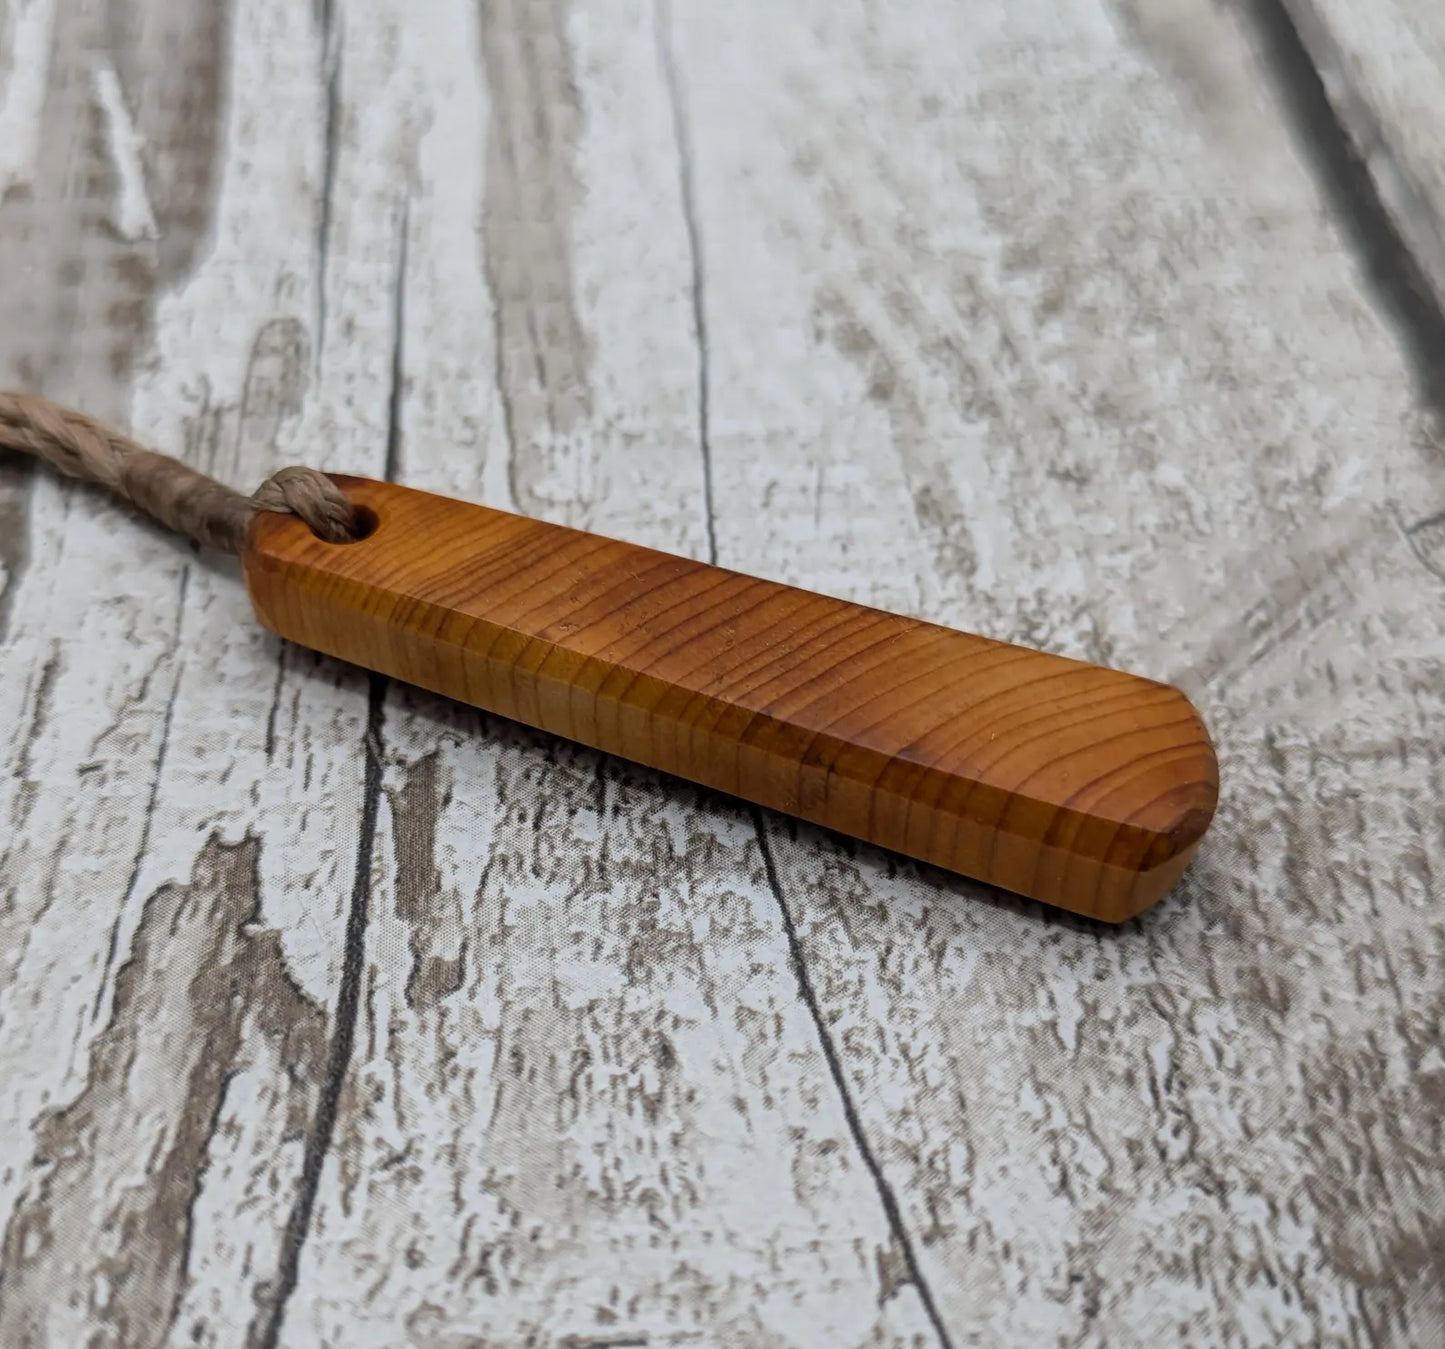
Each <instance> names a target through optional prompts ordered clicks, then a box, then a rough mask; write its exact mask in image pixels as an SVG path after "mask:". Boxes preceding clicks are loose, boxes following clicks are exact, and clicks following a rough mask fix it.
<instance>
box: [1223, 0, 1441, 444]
mask: <svg viewBox="0 0 1445 1349" xmlns="http://www.w3.org/2000/svg"><path fill="white" fill-rule="evenodd" d="M1243 12H1244V13H1245V14H1246V15H1247V16H1248V19H1249V22H1250V25H1251V27H1252V28H1253V30H1254V33H1255V35H1256V36H1257V38H1258V44H1257V49H1258V51H1259V53H1260V56H1261V58H1262V60H1261V64H1262V65H1263V67H1264V68H1265V70H1266V72H1267V73H1268V74H1269V75H1270V76H1271V77H1272V80H1273V83H1274V86H1275V92H1276V95H1277V99H1278V102H1279V104H1280V106H1281V108H1282V109H1283V111H1284V114H1285V118H1286V121H1287V122H1288V123H1289V125H1290V129H1291V130H1292V132H1293V133H1294V138H1295V141H1296V143H1297V145H1298V146H1299V147H1300V148H1301V149H1302V151H1303V158H1304V159H1305V161H1306V163H1307V165H1308V167H1310V168H1311V169H1312V170H1313V176H1314V177H1315V180H1316V183H1317V185H1318V187H1319V189H1320V192H1321V195H1322V196H1323V198H1324V201H1325V205H1326V207H1327V209H1328V210H1329V211H1330V213H1331V215H1332V216H1333V217H1334V219H1335V221H1336V222H1337V224H1338V225H1339V227H1340V230H1341V233H1342V234H1343V236H1344V238H1345V240H1346V242H1347V244H1348V245H1349V246H1350V248H1351V249H1352V251H1353V252H1354V253H1355V255H1356V257H1357V259H1358V261H1359V265H1360V270H1361V272H1362V274H1363V278H1364V280H1365V282H1366V289H1367V291H1368V293H1369V294H1370V295H1371V296H1372V297H1373V299H1374V300H1375V302H1376V305H1377V307H1378V309H1379V310H1380V311H1381V313H1382V315H1383V317H1384V318H1385V319H1386V320H1387V322H1388V323H1389V324H1390V326H1391V327H1392V328H1393V329H1394V331H1395V333H1396V334H1397V336H1398V338H1399V340H1400V341H1401V343H1402V345H1403V346H1404V348H1405V352H1406V355H1407V357H1408V360H1409V364H1410V367H1411V371H1412V373H1413V375H1414V379H1415V383H1416V386H1417V389H1418V392H1419V395H1420V397H1421V400H1422V401H1423V402H1424V403H1425V405H1426V406H1427V408H1428V409H1429V410H1430V411H1431V412H1432V413H1433V414H1434V416H1435V417H1436V418H1437V419H1439V420H1441V421H1445V309H1442V306H1441V303H1440V299H1439V296H1438V294H1437V292H1436V291H1435V288H1434V287H1433V286H1432V284H1431V277H1430V267H1429V260H1427V259H1426V258H1423V257H1421V256H1419V254H1418V253H1417V251H1416V246H1415V244H1416V242H1417V241H1412V240H1411V239H1410V238H1407V237H1406V235H1405V233H1404V232H1403V228H1402V225H1401V224H1400V222H1399V221H1398V220H1397V219H1396V217H1395V214H1394V213H1393V212H1392V211H1391V209H1390V206H1389V204H1388V203H1387V202H1386V201H1385V198H1384V195H1383V193H1382V190H1381V186H1380V182H1379V179H1378V178H1377V176H1376V174H1375V173H1372V171H1371V166H1370V164H1369V162H1367V159H1366V155H1371V156H1373V157H1375V158H1380V159H1384V160H1387V161H1388V164H1387V167H1388V169H1389V171H1390V173H1391V176H1392V179H1393V180H1394V181H1395V182H1397V183H1398V185H1399V186H1400V187H1401V189H1402V190H1405V189H1407V188H1408V184H1409V181H1410V180H1409V176H1408V174H1406V172H1405V169H1404V166H1403V165H1401V164H1400V163H1399V161H1398V158H1397V157H1396V156H1395V154H1394V153H1393V151H1392V150H1391V149H1390V147H1389V145H1388V143H1387V141H1386V140H1385V137H1384V135H1383V133H1379V134H1377V136H1375V137H1374V138H1372V139H1373V141H1374V142H1375V143H1373V144H1371V145H1361V144H1360V143H1359V137H1360V134H1361V133H1362V130H1363V129H1362V128H1351V126H1350V125H1349V124H1348V122H1347V121H1346V119H1345V116H1344V114H1343V113H1342V111H1341V108H1340V106H1339V102H1337V101H1336V99H1335V98H1332V97H1331V95H1330V88H1329V82H1328V76H1329V74H1330V72H1327V71H1325V70H1324V69H1323V68H1322V67H1321V65H1320V64H1319V62H1320V61H1321V60H1322V59H1323V58H1322V44H1323V43H1324V42H1325V38H1324V34H1323V31H1322V30H1321V32H1320V33H1318V34H1315V33H1313V32H1311V33H1309V34H1306V33H1305V32H1304V31H1303V30H1302V25H1301V22H1300V19H1299V17H1298V16H1299V15H1300V14H1301V13H1302V12H1303V6H1302V5H1301V4H1300V3H1298V0H1254V3H1252V4H1250V5H1247V6H1245V7H1244V10H1243ZM1315 26H1316V25H1311V27H1315ZM1338 74H1339V78H1340V79H1341V80H1343V78H1344V68H1343V64H1341V65H1340V67H1339V72H1338ZM1337 97H1338V98H1339V100H1340V101H1344V100H1346V99H1347V100H1348V101H1349V103H1350V105H1351V106H1352V107H1354V106H1356V105H1358V106H1359V107H1361V108H1363V107H1364V106H1365V105H1364V102H1363V100H1362V98H1361V97H1360V95H1359V93H1358V92H1357V91H1356V90H1354V89H1353V88H1349V89H1348V90H1347V91H1344V92H1342V93H1340V94H1339V95H1338V96H1337ZM1420 209H1421V211H1422V212H1425V214H1426V216H1428V211H1427V209H1426V208H1425V207H1424V206H1423V205H1421V208H1420ZM1417 218H1418V217H1417Z"/></svg>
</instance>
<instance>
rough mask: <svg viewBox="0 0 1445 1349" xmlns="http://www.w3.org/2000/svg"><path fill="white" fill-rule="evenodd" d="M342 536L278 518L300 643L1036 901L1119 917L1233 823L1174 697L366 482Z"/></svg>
mask: <svg viewBox="0 0 1445 1349" xmlns="http://www.w3.org/2000/svg"><path fill="white" fill-rule="evenodd" d="M335 481H336V482H337V483H338V484H339V485H340V486H341V487H342V489H343V490H344V491H345V492H346V493H347V495H348V496H350V497H351V499H352V500H353V501H354V502H356V503H357V504H358V505H359V506H360V507H362V508H363V511H364V512H365V513H366V514H367V518H368V520H369V521H370V522H372V523H373V524H374V527H373V529H372V532H371V533H370V534H369V535H368V536H367V537H366V538H365V539H363V540H361V541H359V542H356V543H349V544H331V543H324V542H322V541H321V540H320V539H318V538H317V537H316V536H315V535H314V534H312V533H311V531H310V530H309V529H308V528H307V527H306V525H304V524H303V523H302V522H301V521H300V520H298V519H296V518H295V517H294V516H288V515H280V514H270V513H263V514H261V515H258V516H257V517H256V521H255V523H254V525H253V526H252V527H251V531H250V534H249V536H248V538H247V542H246V547H245V549H244V551H243V553H242V560H243V563H244V566H245V572H246V584H247V587H248V589H249V590H250V594H251V600H252V603H253V604H254V605H255V608H256V613H257V615H258V616H259V618H260V620H261V622H262V623H264V624H265V625H266V626H267V627H268V628H270V629H271V630H272V631H273V632H275V633H278V634H279V635H280V636H282V637H285V638H289V639H290V640H291V641H294V642H298V643H300V644H302V645H303V646H308V647H312V648H314V649H316V650H318V651H324V652H326V653H328V654H330V655H333V656H339V657H341V658H342V659H344V660H349V661H353V662H355V663H356V664H358V665H363V666H366V667H368V668H369V669H372V670H378V671H381V672H382V673H384V674H387V675H391V676H394V677H395V678H397V679H402V680H405V681H407V682H408V683H412V684H419V685H421V686H422V687H423V688H427V689H431V690H433V691H435V692H437V693H442V694H445V695H447V696H448V697H452V698H457V699H460V700H461V701H462V702H466V703H471V704H473V705H474V706H476V707H481V708H485V709H486V710H487V711H489V712H495V713H499V714H500V715H502V716H506V717H512V718H514V719H516V720H517V721H523V722H526V723H528V724H529V725H532V726H536V727H539V728H541V729H542V730H545V731H551V732H553V733H555V734H557V735H562V736H566V737H568V738H569V739H572V740H578V741H581V742H582V743H584V744H587V745H591V746H593V747H595V748H597V749H600V750H605V751H607V752H608V753H611V754H617V755H621V756H622V757H624V758H627V759H632V760H635V761H636V762H638V763H643V764H648V765H650V766H651V767H653V768H659V769H663V770H665V771H667V772H669V773H676V774H678V775H679V776H680V777H684V778H689V779H691V780H692V781H694V782H699V783H704V784H706V785H707V786H709V787H714V788H717V789H719V790H721V791H725V792H730V793H732V794H734V795H736V796H741V797H744V798H746V799H747V800H749V801H755V802H757V803H759V804H760V805H763V806H767V807H769V808H771V809H773V810H780V811H786V812H787V813H788V814H790V815H796V816H799V817H801V818H803V819H805V820H810V821H812V822H814V823H816V824H820V825H825V826H827V827H828V828H831V829H836V830H838V831H840V832H841V833H845V834H851V835H853V836H854V837H856V838H861V839H866V840H868V841H869V842H871V843H877V844H881V845H882V846H883V847H885V848H892V849H894V850H896V851H898V852H901V853H906V854H907V855H908V856H910V857H915V858H919V859H921V860H923V861H925V862H931V863H933V864H935V865H937V866H940V867H946V868H948V869H950V870H952V871H958V872H962V873H963V874H965V875H967V876H973V877H976V878H978V879H979V880H982V881H986V882H988V883H989V884H992V885H997V886H1001V887H1003V888H1004V889H1007V890H1013V891H1016V892H1018V893H1019V894H1023V895H1028V896H1031V897H1032V898H1034V899H1039V900H1043V901H1045V902H1046V903H1049V904H1056V905H1059V906H1061V907H1063V908H1066V909H1072V910H1074V911H1075V912H1078V913H1082V914H1088V915H1090V916H1091V917H1094V918H1100V919H1103V920H1105V921H1107V922H1122V921H1123V920H1124V919H1127V918H1130V917H1132V916H1133V915H1135V914H1137V913H1139V912H1140V911H1141V910H1142V909H1145V908H1147V907H1148V906H1149V905H1150V904H1152V903H1154V901H1155V900H1157V899H1159V898H1160V896H1161V895H1163V894H1164V893H1165V891H1167V890H1168V889H1169V887H1170V886H1172V885H1173V884H1174V882H1175V881H1176V880H1177V879H1178V878H1179V875H1180V873H1181V872H1182V871H1183V870H1184V868H1185V866H1186V865H1187V864H1188V862H1189V859H1190V858H1191V857H1192V856H1193V854H1194V851H1195V849H1196V848H1197V846H1198V844H1199V840H1200V838H1201V837H1202V836H1203V834H1204V831H1205V829H1206V827H1207V826H1208V824H1209V821H1210V818H1211V816H1212V815H1213V813H1214V807H1215V802H1216V800H1217V797H1218V788H1219V777H1218V767H1217V764H1216V762H1215V756H1214V749H1213V747H1212V745H1211V744H1210V740H1209V735H1208V733H1207V732H1206V730H1205V728H1204V725H1203V723H1202V722H1201V721H1200V719H1199V716H1198V714H1197V713H1196V712H1195V710H1194V708H1193V707H1192V706H1191V705H1190V703H1189V700H1188V699H1187V698H1185V696H1184V695H1183V694H1182V693H1180V692H1179V690H1177V689H1175V688H1172V687H1170V686H1169V685H1167V684H1158V683H1155V682H1153V681H1152V680H1147V679H1141V678H1138V677H1137V676H1134V675H1128V674H1122V673H1120V672H1118V671H1116V670H1108V669H1104V668H1102V667H1100V666H1096V665H1087V664H1083V663H1081V662H1079V661H1073V660H1067V659H1065V658H1064V657H1061V656H1051V655H1047V654H1045V653H1044V652H1040V651H1032V650H1029V649H1027V648H1025V647H1019V646H1011V645H1008V644H1006V643H1003V642H995V641H990V640H989V639H988V638H985V637H976V636H972V635H970V634H968V633H962V632H954V631H952V630H951V629H948V628H942V627H938V626H936V625H935V624H931V623H924V622H920V621H919V620H917V619H912V618H902V617H899V616H897V615H895V614H887V613H882V612H880V611H879V610H876V609H868V608H864V607H863V606H861V605H857V604H849V603H846V602H844V601H842V600H835V599H828V598H825V597H824V596H821V595H815V594H811V593H809V592H808V591H804V590H797V589H794V588H793V587H790V586H784V585H777V584H775V583H774V582H771V581H761V580H757V579H755V578H752V577H748V576H742V575H739V574H738V573H736V572H731V571H725V570H724V569H722V568H721V567H713V566H709V565H707V564H706V563H701V562H693V561H690V560H688V559H686V558H681V557H673V556H671V555H669V554H666V553H659V552H655V551H653V550H652V549H650V548H639V547H637V546H635V545H633V544H628V543H619V542H617V541H615V540H613V539H606V538H602V537H599V536H598V535H594V534H585V533H581V532H579V531H577V530H573V529H566V528H563V527H562V526H559V525H552V524H546V523H543V522H541V521H537V520H530V519H526V518H524V517H522V516H517V515H510V514H507V513H505V512H502V511H495V510H490V509H488V508H486V507H484V506H475V505H470V504H467V503H465V502H461V501H454V500H451V499H449V498H447V497H440V496H433V495H431V494H429V493H426V492H416V491H412V490H410V489H408V488H404V487H397V486H394V485H392V484H389V483H382V482H373V481H371V480H368V479H364V478H351V477H340V476H338V477H336V478H335Z"/></svg>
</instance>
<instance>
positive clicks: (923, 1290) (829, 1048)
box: [752, 806, 953, 1349]
mask: <svg viewBox="0 0 1445 1349" xmlns="http://www.w3.org/2000/svg"><path fill="white" fill-rule="evenodd" d="M752 815H753V825H754V827H755V828H756V830H757V835H758V848H759V849H760V850H761V852H762V855H763V870H764V871H765V872H766V873H767V877H768V888H769V889H770V890H771V891H772V892H773V899H774V900H775V901H776V902H777V905H778V913H779V915H780V916H781V918H782V922H783V932H784V934H785V935H786V937H787V940H788V957H789V962H790V963H791V965H792V967H793V977H794V978H795V979H796V980H797V982H798V996H799V997H800V998H801V999H802V1002H803V1005H804V1006H805V1007H806V1008H807V1009H808V1015H809V1016H810V1017H812V1019H813V1028H814V1030H815V1031H816V1032H817V1036H818V1043H819V1045H821V1046H822V1050H823V1058H824V1059H825V1060H826V1062H827V1064H828V1075H829V1076H830V1077H831V1078H832V1079H833V1086H834V1087H835V1088H836V1090H837V1092H838V1100H839V1103H840V1104H841V1105H842V1107H843V1118H844V1120H845V1121H846V1122H847V1125H848V1132H849V1134H850V1135H851V1137H852V1139H853V1146H854V1147H855V1148H857V1149H858V1155H859V1156H860V1157H861V1158H862V1160H863V1165H864V1166H865V1167H866V1168H867V1170H868V1174H869V1176H871V1177H872V1180H873V1187H874V1189H875V1190H876V1191H877V1194H878V1200H879V1202H880V1203H881V1204H882V1205H883V1213H884V1217H885V1218H886V1219H887V1222H888V1230H889V1234H890V1235H891V1237H892V1238H893V1240H894V1242H895V1243H897V1246H898V1249H899V1250H900V1251H901V1252H902V1255H903V1263H904V1266H905V1268H906V1269H907V1270H908V1281H909V1282H910V1283H912V1284H913V1286H914V1287H915V1288H916V1289H917V1290H918V1297H919V1300H920V1301H921V1302H922V1303H923V1310H924V1313H925V1314H926V1315H927V1317H928V1321H929V1324H930V1325H931V1326H932V1327H933V1332H934V1334H935V1335H937V1337H938V1343H939V1344H940V1345H941V1346H942V1349H953V1341H952V1340H951V1339H950V1338H949V1334H948V1331H947V1329H946V1328H945V1327H944V1324H943V1318H942V1316H941V1315H940V1314H939V1310H938V1304H937V1303H936V1302H935V1301H934V1298H933V1292H932V1290H931V1289H930V1288H929V1286H928V1281H927V1280H926V1279H925V1278H924V1277H923V1270H922V1269H921V1268H920V1266H919V1263H918V1255H917V1252H916V1251H915V1250H914V1246H913V1239H912V1238H911V1237H910V1236H909V1234H908V1228H907V1226H906V1225H905V1223H904V1221H903V1210H902V1209H901V1208H900V1207H899V1204H898V1197H897V1196H896V1195H895V1194H894V1193H893V1187H892V1186H891V1185H890V1184H889V1183H888V1177H887V1176H885V1175H884V1174H883V1167H882V1165H881V1164H880V1163H879V1161H878V1158H877V1157H876V1156H874V1154H873V1149H872V1148H871V1147H870V1146H869V1143H868V1136H867V1134H866V1133H865V1131H864V1129H863V1121H862V1120H861V1119H860V1118H859V1115H858V1108H857V1106H855V1105H854V1103H853V1098H852V1096H851V1095H850V1093H849V1091H848V1084H847V1081H846V1079H845V1078H844V1076H843V1064H842V1061H841V1060H840V1059H839V1057H838V1050H837V1048H836V1046H835V1045H834V1044H833V1037H832V1035H831V1034H830V1033H829V1031H828V1026H827V1023H826V1022H825V1021H824V1020H823V1012H822V1008H821V1007H820V1006H819V1003H818V995H817V991H816V990H815V989H814V988H813V981H812V979H811V977H810V976H809V974H808V966H807V964H806V962H805V961H804V959H803V945H802V942H801V941H800V940H799V938H798V929H797V928H796V927H795V926H794V924H793V915H792V913H791V911H790V910H789V908H788V904H787V901H786V900H785V899H784V898H783V885H782V881H781V879H780V878H779V876H778V868H777V863H776V862H775V861H774V858H773V848H772V844H771V843H770V842H769V841H768V830H767V820H766V817H765V816H764V813H763V810H762V807H761V806H754V807H753V810H752Z"/></svg>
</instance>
